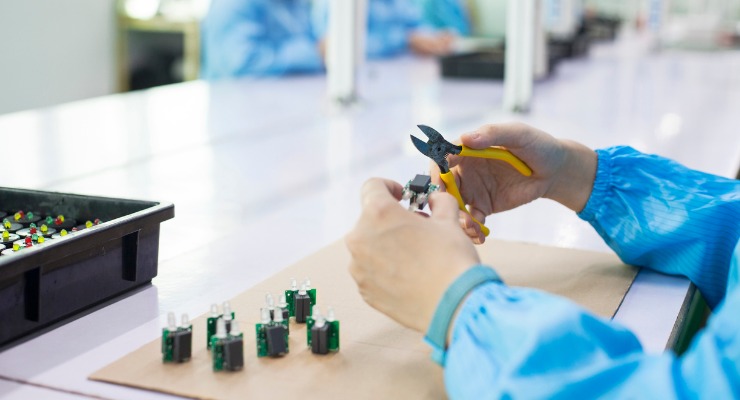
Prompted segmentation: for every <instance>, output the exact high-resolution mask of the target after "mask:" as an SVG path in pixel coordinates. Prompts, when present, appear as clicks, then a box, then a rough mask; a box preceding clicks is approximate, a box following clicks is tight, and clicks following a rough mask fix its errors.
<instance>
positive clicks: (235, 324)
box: [229, 321, 242, 336]
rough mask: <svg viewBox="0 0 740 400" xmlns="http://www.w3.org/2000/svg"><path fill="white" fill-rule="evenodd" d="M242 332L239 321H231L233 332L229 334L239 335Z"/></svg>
mask: <svg viewBox="0 0 740 400" xmlns="http://www.w3.org/2000/svg"><path fill="white" fill-rule="evenodd" d="M240 333H242V331H241V329H239V323H238V322H237V321H231V332H229V335H231V336H239V334H240Z"/></svg>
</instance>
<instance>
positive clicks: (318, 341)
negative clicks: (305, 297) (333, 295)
mask: <svg viewBox="0 0 740 400" xmlns="http://www.w3.org/2000/svg"><path fill="white" fill-rule="evenodd" d="M306 325H307V326H306V342H307V344H308V347H310V348H311V352H312V353H314V354H328V353H329V352H337V351H339V321H337V320H336V318H335V317H334V309H333V308H331V307H329V308H328V309H327V314H326V317H324V316H323V315H322V314H321V311H320V310H319V306H314V307H313V315H312V316H311V317H309V318H308V321H306Z"/></svg>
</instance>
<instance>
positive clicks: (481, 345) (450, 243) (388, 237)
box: [346, 124, 740, 399]
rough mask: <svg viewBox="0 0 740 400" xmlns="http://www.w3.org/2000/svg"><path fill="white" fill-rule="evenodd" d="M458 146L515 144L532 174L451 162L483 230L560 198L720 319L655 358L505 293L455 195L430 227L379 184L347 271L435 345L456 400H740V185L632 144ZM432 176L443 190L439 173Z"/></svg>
mask: <svg viewBox="0 0 740 400" xmlns="http://www.w3.org/2000/svg"><path fill="white" fill-rule="evenodd" d="M462 143H463V144H464V145H466V146H468V147H470V148H473V149H484V148H487V147H490V146H505V147H507V148H508V149H509V150H510V151H511V152H512V153H513V154H515V155H516V156H517V157H519V158H520V159H522V160H523V161H524V162H525V163H527V164H528V165H529V166H530V167H531V168H532V170H533V171H534V172H533V175H532V176H531V177H524V176H523V175H521V174H519V173H518V172H516V171H515V170H514V169H513V168H511V167H510V166H509V165H508V164H506V163H502V162H500V161H495V160H486V159H481V158H472V157H458V156H450V158H449V163H450V169H451V171H452V172H453V174H454V176H455V179H456V180H457V181H458V187H459V188H460V193H461V195H462V197H463V199H464V201H465V202H466V203H467V204H469V207H470V211H471V213H472V214H473V217H475V218H476V219H478V220H479V221H484V219H485V217H486V216H487V215H490V214H492V213H495V212H501V211H506V210H509V209H512V208H515V207H518V206H520V205H523V204H526V203H529V202H531V201H533V200H535V199H538V198H548V199H551V200H555V201H557V202H559V203H561V204H562V205H564V206H566V207H568V208H570V209H571V210H573V211H574V212H576V213H578V216H579V217H580V218H582V219H583V220H585V221H587V222H589V223H590V224H591V225H592V226H593V227H594V228H595V229H596V231H597V232H598V233H599V235H601V237H602V238H603V239H604V240H605V241H606V243H607V244H608V245H609V246H610V247H611V248H612V249H613V250H614V251H615V252H616V253H617V254H618V255H619V257H620V258H621V259H622V261H624V262H625V263H628V264H632V265H636V266H641V267H645V268H651V269H654V270H656V271H659V272H662V273H667V274H674V275H683V276H686V277H688V278H689V279H690V280H691V281H692V282H693V283H694V284H695V285H696V286H697V287H698V288H699V290H700V291H701V293H702V295H703V296H704V298H705V299H706V301H707V304H708V305H709V306H710V307H711V308H712V309H713V312H714V313H713V316H712V317H711V318H710V319H709V322H708V324H707V327H706V328H705V329H704V330H703V331H701V332H700V333H699V334H698V335H697V336H696V337H695V338H694V340H693V342H692V345H691V347H690V348H689V349H688V350H687V351H686V352H685V353H684V354H682V355H680V356H677V355H675V354H674V353H672V352H670V351H667V352H665V353H663V354H648V353H645V352H644V351H643V349H642V347H641V345H640V342H639V340H638V339H637V337H635V335H634V334H633V333H632V332H630V331H628V330H627V329H625V328H624V327H622V326H621V325H619V324H618V323H615V322H613V321H611V320H607V319H603V318H599V317H597V316H595V315H593V314H591V313H590V312H588V311H586V310H584V309H583V308H582V307H580V306H578V305H577V304H574V303H572V302H570V301H568V300H566V299H563V298H561V297H558V296H556V295H552V294H549V293H544V292H541V291H538V290H534V289H528V288H520V287H509V286H507V285H505V284H504V283H502V282H501V280H500V279H498V276H497V274H496V273H495V271H494V269H493V268H491V267H489V266H485V265H481V264H480V259H479V258H478V253H477V252H476V250H475V248H474V246H473V244H472V243H471V241H470V239H472V240H473V241H474V242H482V241H484V240H485V238H484V236H483V235H482V234H481V230H480V227H479V226H478V225H477V224H476V223H475V222H474V221H473V220H472V219H471V217H470V215H468V214H465V213H461V212H459V211H458V206H457V201H456V200H455V198H454V197H452V196H450V195H449V194H446V193H434V194H432V195H431V196H430V199H429V204H430V206H431V208H432V214H431V216H430V217H429V218H422V217H420V216H419V215H417V214H416V213H410V212H408V211H407V210H406V209H405V208H404V207H402V206H401V205H400V204H399V203H398V202H399V200H400V199H401V194H402V191H403V187H402V186H401V185H400V184H398V183H396V182H393V181H389V180H383V179H378V178H376V179H372V180H370V181H368V182H367V183H366V184H365V186H364V187H363V190H362V206H363V212H362V215H361V217H360V220H359V221H358V223H357V225H356V226H355V228H354V230H353V231H352V232H350V233H349V234H348V235H347V237H346V243H347V246H348V248H349V250H350V252H351V254H352V263H351V265H350V272H351V273H352V276H353V277H354V278H355V280H356V281H357V285H358V288H359V290H360V293H361V294H362V296H363V298H364V299H365V300H366V301H367V302H368V303H369V304H370V305H371V306H373V307H375V308H376V309H378V310H380V311H381V312H383V313H385V314H387V315H388V316H390V317H391V318H393V319H395V320H396V321H398V322H399V323H401V324H404V325H406V326H408V327H411V328H413V329H416V330H418V331H420V332H426V340H427V342H428V343H430V344H431V345H432V348H433V349H434V358H435V360H436V361H437V362H438V363H439V364H440V365H442V366H443V367H444V370H445V371H444V376H445V385H446V388H447V392H448V394H449V395H450V398H453V399H480V398H487V399H488V398H528V399H529V398H534V399H548V398H563V399H590V398H629V399H631V398H645V399H675V398H706V399H730V398H740V318H739V317H738V316H739V315H740V242H739V241H738V239H740V181H737V180H733V179H727V178H723V177H719V176H715V175H710V174H706V173H703V172H699V171H695V170H691V169H689V168H686V167H684V166H682V165H680V164H678V163H676V162H674V161H671V160H668V159H666V158H662V157H659V156H655V155H648V154H643V153H640V152H638V151H636V150H634V149H632V148H630V147H625V146H616V147H611V148H606V149H600V150H596V151H593V150H591V149H589V148H588V147H586V146H583V145H581V144H579V143H575V142H572V141H567V140H558V139H556V138H554V137H552V136H550V135H548V134H546V133H544V132H542V131H539V130H537V129H534V128H531V127H529V126H526V125H523V124H500V125H487V126H484V127H482V128H480V129H478V130H477V131H475V132H472V133H469V134H466V135H463V136H462ZM435 167H436V166H435ZM432 176H433V177H434V178H435V180H436V182H435V183H438V184H442V182H441V180H440V178H439V171H438V170H436V171H433V172H432ZM460 225H462V226H463V229H460Z"/></svg>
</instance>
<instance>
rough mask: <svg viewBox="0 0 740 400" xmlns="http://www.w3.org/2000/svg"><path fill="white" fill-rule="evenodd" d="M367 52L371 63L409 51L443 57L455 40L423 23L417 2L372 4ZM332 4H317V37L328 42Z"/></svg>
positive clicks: (317, 0) (375, 0)
mask: <svg viewBox="0 0 740 400" xmlns="http://www.w3.org/2000/svg"><path fill="white" fill-rule="evenodd" d="M367 7H368V8H367V36H366V39H365V50H366V54H367V57H368V58H370V59H377V58H387V57H393V56H397V55H401V54H405V53H407V52H408V51H413V52H415V53H417V54H423V55H443V54H447V53H449V52H450V51H451V49H452V44H453V40H454V36H453V35H452V34H451V33H450V32H448V31H446V30H438V29H435V28H433V27H432V26H431V25H427V24H425V23H424V22H423V20H422V16H421V8H420V7H419V5H418V4H416V3H415V2H414V0H368V3H367ZM328 17H329V0H314V17H313V21H314V24H313V25H314V28H315V29H316V36H317V37H319V38H320V39H321V40H322V41H323V40H326V35H327V32H326V30H327V26H328Z"/></svg>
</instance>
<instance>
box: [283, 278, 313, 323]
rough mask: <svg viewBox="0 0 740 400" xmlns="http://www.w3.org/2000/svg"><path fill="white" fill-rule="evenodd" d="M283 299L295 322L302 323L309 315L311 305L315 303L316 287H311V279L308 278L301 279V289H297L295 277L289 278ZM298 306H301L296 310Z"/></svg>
mask: <svg viewBox="0 0 740 400" xmlns="http://www.w3.org/2000/svg"><path fill="white" fill-rule="evenodd" d="M301 291H303V293H301ZM299 298H300V300H299ZM285 299H286V302H287V303H288V310H289V311H290V316H291V317H295V319H296V322H299V323H304V322H306V317H307V316H309V315H311V307H313V306H314V305H316V289H311V280H310V279H308V278H306V279H304V280H303V284H302V285H301V289H298V284H297V282H296V280H295V278H291V280H290V289H288V290H286V291H285ZM306 299H308V300H306ZM298 307H300V308H301V309H300V311H298V310H297V308H298Z"/></svg>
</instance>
